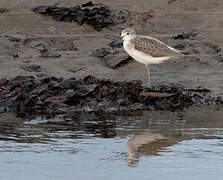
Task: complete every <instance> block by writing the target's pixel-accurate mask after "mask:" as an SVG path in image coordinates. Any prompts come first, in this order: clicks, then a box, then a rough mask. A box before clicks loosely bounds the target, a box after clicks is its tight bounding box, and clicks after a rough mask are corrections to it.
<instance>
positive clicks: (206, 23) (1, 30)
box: [0, 0, 223, 94]
mask: <svg viewBox="0 0 223 180" xmlns="http://www.w3.org/2000/svg"><path fill="white" fill-rule="evenodd" d="M54 2H57V1H43V0H39V1H28V0H22V1H20V2H17V1H10V2H9V1H7V0H2V2H1V7H2V8H7V9H8V10H9V12H5V13H2V14H0V22H1V24H3V25H2V26H1V27H0V34H1V38H0V45H1V46H2V47H3V50H1V48H0V65H1V66H0V78H10V77H14V76H16V75H36V74H39V73H45V74H50V75H53V76H57V77H64V78H70V77H83V76H85V75H94V76H96V77H99V78H109V79H113V80H133V79H140V80H142V81H143V82H144V83H145V82H146V78H147V76H146V69H145V67H144V65H142V64H140V63H137V62H135V61H131V62H130V63H128V64H126V65H124V66H122V67H120V68H117V69H112V68H109V67H107V66H105V65H104V64H103V62H102V60H101V59H99V58H96V57H93V56H91V55H92V51H93V50H95V49H97V48H103V47H108V43H109V42H111V41H112V40H117V39H120V37H119V36H120V32H121V29H122V28H126V27H129V26H131V27H133V28H135V29H136V31H137V32H138V33H139V34H147V35H151V36H154V37H156V38H158V39H160V40H162V41H164V42H166V43H168V44H169V45H171V46H176V45H184V46H185V48H184V49H183V50H184V51H186V52H190V53H192V54H191V55H193V56H190V57H187V58H185V59H179V60H169V61H168V62H166V63H163V64H160V65H154V66H152V67H151V74H152V85H156V84H170V83H180V84H182V85H184V86H186V87H189V88H190V87H193V88H194V87H195V88H196V87H199V86H201V87H202V88H208V89H211V90H213V91H214V92H215V93H218V94H219V93H222V91H221V89H222V87H223V85H222V84H223V79H222V68H223V62H222V55H221V51H219V52H216V46H217V48H218V49H221V47H222V45H223V39H222V38H220V37H222V35H223V31H222V26H223V25H222V19H223V18H222V17H223V13H222V9H221V7H222V5H223V2H222V1H220V0H218V1H211V2H209V1H208V0H205V1H195V0H189V1H183V0H178V1H172V3H168V1H162V2H160V1H143V0H140V1H138V2H137V3H135V2H133V1H127V0H125V1H121V2H120V1H112V2H110V1H97V2H99V3H103V4H106V5H107V6H108V7H109V8H111V9H112V10H120V9H126V10H129V11H131V17H130V19H129V20H128V21H127V22H126V23H124V24H122V25H120V26H117V27H112V28H110V29H104V30H102V31H101V32H97V31H95V30H94V29H93V28H92V27H90V26H88V25H82V26H80V25H77V24H75V23H66V22H56V21H54V20H52V19H51V17H47V16H41V15H39V14H35V13H33V12H31V11H30V9H31V8H33V7H36V6H39V5H49V4H53V3H54ZM81 3H85V1H75V3H74V2H73V1H71V0H66V1H63V2H62V3H61V4H60V6H68V7H69V6H75V5H78V4H81ZM148 12H149V13H152V15H153V17H152V18H150V19H147V20H145V19H143V17H145V16H144V15H145V13H148ZM192 29H197V30H198V31H199V34H198V35H197V36H196V38H195V40H173V39H172V38H171V37H172V36H174V35H177V34H179V33H181V32H183V31H186V32H189V31H191V30H192ZM18 32H19V33H22V34H23V35H26V36H28V37H31V38H36V39H38V41H40V42H43V43H45V44H47V47H48V48H49V49H50V50H51V51H52V52H54V53H55V52H56V53H58V54H60V55H61V56H60V57H58V58H41V57H39V54H38V52H37V51H36V50H35V49H33V48H30V47H27V46H22V45H21V44H18V43H14V42H9V41H8V40H7V38H5V36H4V35H5V34H8V35H15V34H18ZM63 40H71V41H72V42H73V45H74V46H75V47H76V48H77V49H78V50H76V49H75V50H72V49H71V50H66V51H64V50H63V51H61V49H55V47H54V46H52V43H50V42H52V41H53V42H54V43H57V42H61V41H63ZM5 47H6V49H7V47H10V48H9V49H10V50H12V51H13V52H15V51H16V53H17V54H18V55H19V57H16V58H14V57H12V55H11V54H10V53H11V52H10V53H8V52H5ZM195 53H196V54H195ZM30 64H35V65H40V66H41V72H27V71H25V70H24V69H22V68H21V66H24V65H30ZM75 68H79V69H80V70H79V71H76V72H75V71H74V72H72V71H70V69H75Z"/></svg>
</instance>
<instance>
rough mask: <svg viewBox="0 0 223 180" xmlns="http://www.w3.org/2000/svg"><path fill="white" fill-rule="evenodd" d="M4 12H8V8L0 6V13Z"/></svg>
mask: <svg viewBox="0 0 223 180" xmlns="http://www.w3.org/2000/svg"><path fill="white" fill-rule="evenodd" d="M5 12H8V10H7V9H6V8H0V14H1V13H5Z"/></svg>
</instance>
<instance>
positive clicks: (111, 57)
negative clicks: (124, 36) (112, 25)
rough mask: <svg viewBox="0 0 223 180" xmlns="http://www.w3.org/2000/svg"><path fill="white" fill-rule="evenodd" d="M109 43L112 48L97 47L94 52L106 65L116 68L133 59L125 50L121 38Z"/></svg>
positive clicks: (93, 54)
mask: <svg viewBox="0 0 223 180" xmlns="http://www.w3.org/2000/svg"><path fill="white" fill-rule="evenodd" d="M108 45H109V46H110V47H111V48H101V49H96V50H95V51H93V52H92V56H95V57H97V58H100V59H102V61H103V64H104V65H105V66H108V67H110V68H113V69H115V68H118V67H120V66H121V65H123V64H126V63H128V62H129V60H131V59H132V58H131V57H130V56H129V55H128V54H127V53H126V52H125V51H124V49H123V47H122V41H121V40H114V41H112V42H110V43H109V44H108Z"/></svg>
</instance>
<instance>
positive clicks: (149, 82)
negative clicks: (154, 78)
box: [146, 64, 151, 88]
mask: <svg viewBox="0 0 223 180" xmlns="http://www.w3.org/2000/svg"><path fill="white" fill-rule="evenodd" d="M146 67H147V70H148V88H150V87H151V86H150V69H149V65H148V64H147V65H146Z"/></svg>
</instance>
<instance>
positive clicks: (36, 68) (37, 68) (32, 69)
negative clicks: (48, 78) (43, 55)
mask: <svg viewBox="0 0 223 180" xmlns="http://www.w3.org/2000/svg"><path fill="white" fill-rule="evenodd" d="M21 68H22V69H23V70H25V71H28V72H40V71H41V67H40V66H39V65H34V64H32V65H23V66H21Z"/></svg>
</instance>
